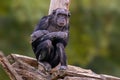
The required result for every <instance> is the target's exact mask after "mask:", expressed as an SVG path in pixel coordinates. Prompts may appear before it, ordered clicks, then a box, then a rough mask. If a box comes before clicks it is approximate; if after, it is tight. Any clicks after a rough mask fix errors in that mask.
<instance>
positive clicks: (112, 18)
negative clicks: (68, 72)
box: [0, 0, 120, 80]
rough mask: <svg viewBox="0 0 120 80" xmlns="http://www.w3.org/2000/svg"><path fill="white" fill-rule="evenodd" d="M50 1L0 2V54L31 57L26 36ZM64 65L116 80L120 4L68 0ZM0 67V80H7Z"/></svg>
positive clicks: (108, 0) (105, 0)
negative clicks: (67, 32) (88, 70)
mask: <svg viewBox="0 0 120 80" xmlns="http://www.w3.org/2000/svg"><path fill="white" fill-rule="evenodd" d="M49 4H50V0H1V1H0V50H1V51H3V52H4V53H5V55H6V56H7V55H9V54H11V53H16V54H22V55H27V56H30V57H34V54H33V51H32V48H31V45H30V34H31V33H32V31H33V29H34V27H35V25H36V24H37V23H38V21H39V19H40V18H41V17H42V16H44V15H47V14H48V9H49ZM70 11H71V14H72V16H71V19H70V24H71V27H70V40H69V44H68V46H67V48H66V53H67V56H68V64H71V65H75V66H80V67H82V68H87V69H92V70H93V71H94V72H96V73H104V74H109V75H114V76H118V77H120V0H71V5H70ZM6 76H7V75H6V74H5V72H4V71H3V69H2V66H1V65H0V80H9V78H8V77H6Z"/></svg>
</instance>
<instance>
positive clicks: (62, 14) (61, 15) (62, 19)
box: [54, 8, 70, 27]
mask: <svg viewBox="0 0 120 80" xmlns="http://www.w3.org/2000/svg"><path fill="white" fill-rule="evenodd" d="M69 17H70V13H69V11H68V10H66V9H62V8H58V9H56V10H55V13H54V20H55V22H56V24H57V25H58V26H60V27H62V26H66V25H67V24H68V22H69Z"/></svg>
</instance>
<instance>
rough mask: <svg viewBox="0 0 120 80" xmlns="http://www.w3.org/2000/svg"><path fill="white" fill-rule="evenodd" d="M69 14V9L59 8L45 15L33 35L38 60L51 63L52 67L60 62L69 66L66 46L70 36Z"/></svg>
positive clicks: (33, 44)
mask: <svg viewBox="0 0 120 80" xmlns="http://www.w3.org/2000/svg"><path fill="white" fill-rule="evenodd" d="M59 14H60V15H59ZM58 16H59V17H58ZM69 16H70V13H69V11H67V10H65V9H61V8H58V9H56V10H54V11H53V13H52V14H50V15H48V16H45V17H43V18H42V19H41V20H40V22H39V24H38V25H37V26H36V28H35V30H34V31H33V33H32V35H31V39H32V48H33V51H34V53H35V55H36V58H37V60H38V61H40V62H43V63H44V62H45V63H48V64H50V65H51V67H52V68H54V67H56V66H57V65H58V64H59V63H61V66H65V67H66V66H67V62H66V54H65V50H64V48H65V47H66V45H67V43H68V38H69Z"/></svg>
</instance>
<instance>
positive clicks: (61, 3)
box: [48, 0, 70, 14]
mask: <svg viewBox="0 0 120 80" xmlns="http://www.w3.org/2000/svg"><path fill="white" fill-rule="evenodd" d="M69 5H70V0H51V2H50V7H49V12H48V14H51V12H52V11H53V10H55V9H57V8H64V9H67V10H69Z"/></svg>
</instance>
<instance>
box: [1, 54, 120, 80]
mask: <svg viewBox="0 0 120 80" xmlns="http://www.w3.org/2000/svg"><path fill="white" fill-rule="evenodd" d="M0 63H1V64H2V66H3V68H4V70H5V71H6V73H7V74H8V76H9V77H10V79H11V80H120V78H118V77H113V76H109V75H104V74H96V73H94V72H92V71H91V70H87V69H82V68H80V67H75V66H71V65H69V66H68V69H67V70H65V71H61V70H58V69H57V68H55V69H56V70H54V69H53V70H51V72H46V71H45V70H44V68H43V66H42V65H40V64H38V63H37V61H36V59H34V58H31V57H27V56H23V55H18V54H11V55H9V56H7V57H5V56H4V55H3V53H1V52H0Z"/></svg>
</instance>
